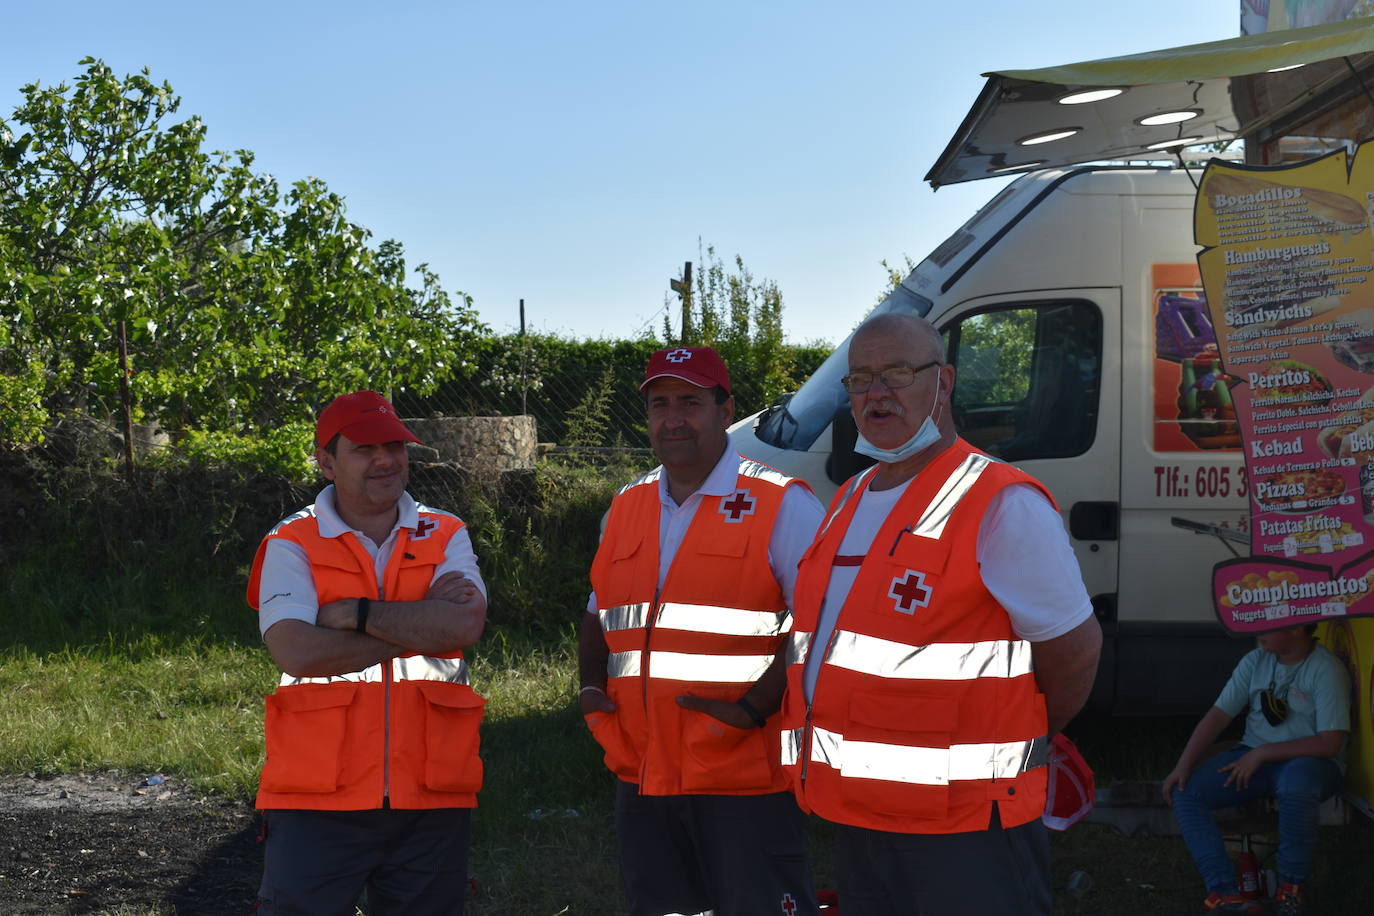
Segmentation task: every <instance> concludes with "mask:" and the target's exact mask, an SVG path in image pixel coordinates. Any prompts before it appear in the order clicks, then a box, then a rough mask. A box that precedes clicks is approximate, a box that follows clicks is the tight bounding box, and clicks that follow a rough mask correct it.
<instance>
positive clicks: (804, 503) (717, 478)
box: [587, 446, 825, 614]
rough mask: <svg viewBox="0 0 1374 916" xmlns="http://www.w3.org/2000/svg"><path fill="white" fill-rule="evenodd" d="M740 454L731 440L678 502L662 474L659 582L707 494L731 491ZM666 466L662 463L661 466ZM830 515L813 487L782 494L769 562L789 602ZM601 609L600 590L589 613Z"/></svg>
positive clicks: (591, 600) (789, 603)
mask: <svg viewBox="0 0 1374 916" xmlns="http://www.w3.org/2000/svg"><path fill="white" fill-rule="evenodd" d="M741 460H742V459H741V457H740V454H739V453H738V452H736V451H735V450H734V449H733V448H731V447H729V446H727V447H726V449H725V451H724V452H723V453H722V454H721V456H720V460H719V461H717V462H716V466H715V467H714V468H712V469H711V473H710V474H708V475H707V476H706V480H705V481H703V482H702V484H701V486H700V487H698V488H697V491H696V492H695V493H693V494H692V495H691V496H689V497H687V500H686V501H685V502H684V503H683V504H682V505H680V506H679V505H678V504H677V502H676V501H675V500H674V499H673V496H672V494H671V493H670V492H669V491H668V474H667V473H666V472H663V473H660V474H659V476H658V501H659V508H660V511H659V516H658V520H659V521H658V585H659V588H662V587H663V580H664V579H665V578H666V577H667V575H668V568H669V567H670V566H672V565H673V557H675V556H677V549H678V548H679V547H680V546H682V540H683V538H685V537H686V536H687V529H688V528H689V527H690V526H691V524H692V519H693V518H695V517H696V513H697V507H698V506H700V505H701V501H702V500H703V499H704V498H706V497H708V496H729V495H730V494H731V493H733V492H735V489H736V487H737V486H738V485H739V465H740V461H741ZM660 470H661V469H660ZM824 517H825V509H824V508H823V507H822V506H821V501H820V500H819V499H817V498H816V494H815V493H812V492H811V490H810V488H809V487H788V488H787V489H786V490H785V491H783V494H782V505H780V506H779V507H778V517H777V519H776V520H775V521H774V524H773V531H772V533H771V534H770V535H769V538H768V567H769V568H770V569H771V570H772V571H773V578H774V579H776V580H777V582H778V585H779V586H780V587H781V588H782V594H783V598H784V599H785V600H786V601H787V606H788V607H789V608H791V607H792V589H793V587H794V586H795V585H796V584H797V564H798V563H800V562H801V558H802V554H804V553H806V548H808V547H810V546H811V539H812V538H814V537H815V536H816V529H817V528H819V527H820V525H821V519H823V518H824ZM596 612H597V604H596V592H592V594H591V597H590V598H588V600H587V613H589V614H595V613H596Z"/></svg>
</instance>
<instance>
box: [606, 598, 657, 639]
mask: <svg viewBox="0 0 1374 916" xmlns="http://www.w3.org/2000/svg"><path fill="white" fill-rule="evenodd" d="M597 616H598V617H600V618H601V629H602V631H603V632H606V633H612V632H614V631H616V630H642V629H643V628H644V627H645V625H646V624H647V623H648V619H649V605H648V604H647V603H643V604H621V605H618V606H616V607H607V608H602V609H601V610H600V611H598V612H597Z"/></svg>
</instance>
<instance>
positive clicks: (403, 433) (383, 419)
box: [315, 391, 420, 448]
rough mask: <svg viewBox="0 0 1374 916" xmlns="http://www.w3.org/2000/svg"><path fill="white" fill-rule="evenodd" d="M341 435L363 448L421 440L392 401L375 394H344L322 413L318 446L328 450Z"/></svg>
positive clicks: (359, 392)
mask: <svg viewBox="0 0 1374 916" xmlns="http://www.w3.org/2000/svg"><path fill="white" fill-rule="evenodd" d="M340 433H342V434H343V435H345V436H347V437H348V438H349V439H350V440H351V441H353V442H356V443H358V444H359V445H380V444H381V443H383V442H419V441H420V439H419V437H418V436H416V435H415V434H414V433H413V432H411V431H410V430H408V429H406V425H405V424H404V423H402V422H401V420H400V418H399V417H397V416H396V408H395V407H392V406H391V402H390V401H388V400H387V399H386V398H384V397H382V396H381V395H380V394H378V393H377V392H375V391H355V392H353V393H352V394H341V395H339V396H338V397H337V398H335V399H334V400H332V401H330V402H329V406H328V407H326V408H325V409H324V410H322V411H320V419H319V420H318V421H316V423H315V444H316V445H318V446H319V447H320V448H324V447H325V446H326V445H328V444H329V443H330V440H332V439H333V438H334V437H335V436H337V435H339V434H340Z"/></svg>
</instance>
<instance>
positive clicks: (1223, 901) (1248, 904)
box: [1202, 891, 1301, 913]
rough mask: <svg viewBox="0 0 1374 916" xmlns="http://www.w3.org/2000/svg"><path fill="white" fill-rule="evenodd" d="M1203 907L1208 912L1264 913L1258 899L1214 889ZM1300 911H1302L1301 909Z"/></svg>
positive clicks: (1203, 902)
mask: <svg viewBox="0 0 1374 916" xmlns="http://www.w3.org/2000/svg"><path fill="white" fill-rule="evenodd" d="M1202 908H1203V909H1204V910H1206V911H1207V912H1208V913H1262V912H1264V910H1263V908H1262V907H1261V906H1260V904H1259V901H1257V900H1248V899H1246V898H1245V897H1242V896H1241V895H1240V894H1234V893H1232V894H1221V893H1218V892H1217V891H1212V892H1211V893H1210V894H1208V895H1207V899H1206V900H1204V901H1202ZM1298 912H1301V911H1300V910H1299V911H1298Z"/></svg>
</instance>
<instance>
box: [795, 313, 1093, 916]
mask: <svg viewBox="0 0 1374 916" xmlns="http://www.w3.org/2000/svg"><path fill="white" fill-rule="evenodd" d="M844 385H845V388H846V389H847V390H848V392H849V401H850V407H851V409H852V410H853V412H854V419H855V422H856V424H857V426H858V430H859V433H860V436H859V441H858V444H857V445H856V446H855V450H856V451H859V452H861V453H863V454H867V455H870V456H871V457H873V458H875V459H876V460H877V461H878V464H877V465H876V466H875V467H873V468H870V469H869V470H867V471H864V472H863V473H861V474H859V475H857V476H855V477H854V478H852V479H851V480H850V481H849V482H848V483H847V484H846V485H844V486H842V487H841V488H840V490H839V492H838V493H837V494H836V497H835V500H834V502H833V503H832V504H831V506H830V510H829V514H828V515H827V516H826V519H825V522H824V523H823V525H822V527H821V530H820V532H819V534H818V535H817V536H816V541H815V543H814V544H812V546H811V548H810V550H809V551H808V552H807V554H806V556H805V557H804V558H803V560H802V563H801V568H800V570H799V571H798V573H797V587H796V604H795V605H794V613H795V621H794V625H793V630H792V634H791V645H790V648H789V653H788V661H789V665H788V670H787V695H786V699H785V702H784V708H783V723H782V724H783V734H782V760H783V764H784V766H785V767H786V769H787V771H788V774H789V776H790V778H791V780H792V786H793V789H794V791H795V793H796V796H797V799H798V801H799V803H800V805H801V807H802V808H803V809H804V810H807V811H810V812H813V813H815V814H817V815H819V816H821V817H823V818H825V819H826V820H829V821H833V822H835V823H836V825H837V827H836V844H837V853H838V860H839V861H838V866H839V868H838V871H839V883H840V906H841V909H842V911H843V912H844V914H845V916H877V914H882V916H889V914H890V916H896V914H908V913H913V912H921V913H927V914H946V913H951V914H952V913H958V914H961V916H964V914H1007V913H1018V914H1027V913H1044V914H1048V913H1049V912H1050V909H1051V903H1052V901H1051V890H1050V883H1049V844H1048V840H1047V838H1046V834H1045V832H1044V826H1043V825H1042V824H1041V822H1040V817H1041V814H1042V812H1043V811H1044V808H1045V796H1046V767H1045V749H1046V743H1047V740H1048V738H1049V737H1050V736H1051V735H1053V734H1054V733H1055V732H1057V731H1058V730H1059V729H1060V728H1061V727H1062V726H1063V725H1064V724H1065V723H1066V722H1068V721H1069V719H1071V718H1072V717H1073V716H1074V714H1076V713H1077V712H1078V710H1079V709H1080V708H1081V707H1082V705H1083V703H1084V702H1085V701H1086V699H1087V696H1088V693H1089V691H1090V689H1091V687H1092V681H1093V676H1094V674H1095V672H1096V669H1097V657H1098V652H1099V650H1100V646H1101V638H1102V637H1101V631H1100V629H1099V628H1098V625H1097V621H1096V619H1095V618H1094V617H1093V614H1092V606H1091V603H1090V601H1089V599H1088V596H1087V593H1086V591H1085V590H1084V588H1083V582H1082V577H1081V574H1080V572H1079V569H1078V564H1077V561H1076V560H1075V558H1074V556H1073V551H1072V549H1071V547H1070V545H1069V543H1068V538H1067V537H1066V535H1065V532H1064V525H1063V522H1062V521H1061V520H1060V517H1059V513H1058V512H1057V511H1056V509H1055V506H1054V503H1053V501H1052V499H1051V497H1050V495H1049V493H1048V492H1047V491H1046V490H1045V489H1044V487H1043V486H1041V485H1040V484H1039V483H1038V482H1036V481H1035V480H1034V479H1032V478H1031V477H1029V476H1027V475H1026V474H1024V473H1022V472H1021V471H1018V470H1016V469H1015V468H1013V467H1011V466H1010V465H1007V464H1004V463H1002V462H1000V461H996V460H994V459H992V458H989V457H988V456H987V455H985V454H983V453H982V452H979V451H978V450H976V449H974V448H973V447H972V446H970V445H969V444H968V443H967V442H965V441H963V440H962V439H960V438H958V436H956V434H955V431H954V425H953V423H952V421H951V419H950V411H949V404H950V395H951V392H952V390H953V387H954V368H953V367H952V366H948V365H946V364H945V362H944V346H943V343H942V341H941V339H940V335H939V333H938V332H937V331H936V330H935V328H934V327H933V326H932V325H931V324H930V323H929V322H926V321H924V320H923V319H919V318H915V317H913V316H907V315H892V314H886V315H880V316H878V317H876V318H873V319H870V320H869V321H868V322H867V323H866V324H865V325H863V326H862V327H861V328H860V329H859V330H858V331H857V332H856V333H855V334H854V337H853V338H852V340H851V342H850V346H849V375H848V376H846V377H845V379H844Z"/></svg>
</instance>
